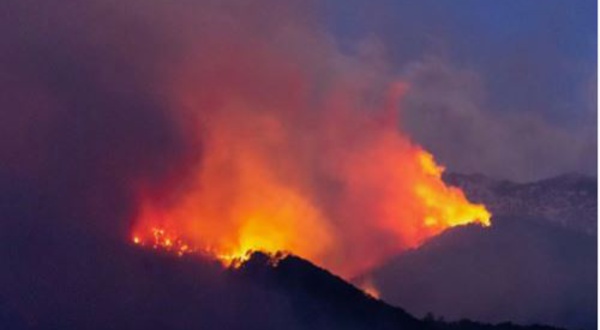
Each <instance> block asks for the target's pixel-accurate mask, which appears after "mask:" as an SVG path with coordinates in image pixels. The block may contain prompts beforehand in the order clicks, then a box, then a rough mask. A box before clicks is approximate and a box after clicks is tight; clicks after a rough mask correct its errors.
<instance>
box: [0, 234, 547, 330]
mask: <svg viewBox="0 0 600 330" xmlns="http://www.w3.org/2000/svg"><path fill="white" fill-rule="evenodd" d="M77 240H78V239H77V238H74V239H73V240H72V241H71V242H65V243H64V244H62V245H61V248H64V250H59V249H58V245H57V246H55V247H54V249H53V250H51V251H46V252H47V253H46V254H45V255H44V257H43V258H32V259H29V260H27V259H28V256H27V255H23V257H22V258H19V259H18V260H16V259H11V258H10V254H11V253H10V251H8V250H6V249H3V250H0V260H1V261H2V263H3V264H4V265H8V266H10V268H7V270H6V271H5V272H3V273H1V274H0V293H1V294H0V329H7V330H13V329H15V330H17V329H19V330H20V329H36V330H37V329H42V330H46V329H48V330H49V329H65V330H70V329H144V330H154V329H156V330H158V329H456V330H463V329H474V330H479V329H482V330H486V329H490V330H491V329H498V330H517V329H527V330H530V329H544V330H551V329H553V328H549V327H519V326H515V325H512V324H502V325H497V326H491V325H485V324H480V323H473V322H467V321H462V322H458V323H444V322H440V321H432V320H419V319H417V318H415V317H413V316H411V315H409V314H408V313H406V312H405V311H403V310H402V309H400V308H396V307H392V306H390V305H388V304H386V303H384V302H382V301H380V300H376V299H374V298H372V297H370V296H368V295H366V294H364V293H363V292H362V291H360V290H358V289H357V288H355V287H354V286H352V285H351V284H349V283H347V282H345V281H343V280H342V279H341V278H339V277H337V276H335V275H333V274H331V273H329V272H327V271H326V270H323V269H321V268H319V267H316V266H314V265H313V264H311V263H310V262H308V261H306V260H303V259H301V258H298V257H295V256H291V255H290V256H286V257H284V258H282V259H280V260H279V261H278V262H273V259H271V258H270V257H269V256H267V255H265V254H263V253H258V252H257V253H254V254H253V255H252V256H251V257H250V259H249V260H248V261H247V262H246V263H245V264H243V265H242V266H241V267H240V268H238V269H233V268H230V269H225V268H223V267H222V266H221V265H220V264H219V263H218V262H216V261H213V260H207V259H205V258H201V257H199V256H196V255H185V256H183V257H177V256H174V255H172V254H170V253H166V252H162V251H158V250H144V249H139V248H137V247H133V246H129V245H121V244H118V243H117V244H115V243H114V242H112V243H110V244H109V246H108V247H107V246H103V244H104V243H106V242H103V244H98V243H99V242H94V243H90V244H89V245H88V246H85V248H84V249H82V246H81V245H78V244H79V243H77V244H75V245H74V244H73V243H74V242H76V241H77ZM75 246H78V247H79V248H80V249H79V250H77V251H75V249H74V247H75ZM69 250H70V251H71V252H69ZM13 256H14V254H13Z"/></svg>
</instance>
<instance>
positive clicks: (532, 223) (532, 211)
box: [359, 174, 597, 330]
mask: <svg viewBox="0 0 600 330" xmlns="http://www.w3.org/2000/svg"><path fill="white" fill-rule="evenodd" d="M445 180H446V181H447V182H448V183H450V184H452V185H455V186H459V187H461V188H463V189H464V190H465V192H466V194H467V195H468V197H469V198H470V199H471V200H473V201H476V202H483V203H484V204H485V205H486V206H487V207H488V208H489V209H490V210H491V212H492V213H493V217H492V226H491V227H490V228H481V227H479V226H466V227H457V228H453V229H451V230H448V231H446V232H445V233H443V234H442V235H440V236H438V237H435V238H433V239H432V240H430V241H429V242H427V243H426V244H424V245H423V246H421V247H420V248H418V249H415V250H411V251H408V252H405V253H403V254H401V255H399V256H397V257H396V258H393V259H392V260H389V261H388V262H387V263H386V264H384V265H382V266H381V267H379V268H378V269H376V270H374V271H373V272H371V273H370V274H367V275H365V276H368V277H369V279H370V280H371V282H373V283H374V284H375V286H376V287H377V288H378V289H379V291H380V292H381V294H382V298H383V299H384V300H385V301H387V302H389V303H391V304H393V305H395V306H402V307H403V308H405V309H406V310H407V311H408V312H409V313H412V314H414V315H417V316H423V315H425V314H426V313H429V312H431V313H434V314H435V315H440V316H443V317H445V318H446V319H448V320H457V319H461V318H469V319H474V320H478V321H484V322H502V321H505V320H511V321H514V322H518V323H521V324H529V323H544V324H552V325H556V326H561V327H567V328H570V329H590V330H591V329H596V324H597V301H596V292H597V250H596V249H597V236H596V232H595V231H596V222H597V219H596V209H597V205H596V203H597V200H596V196H597V189H596V181H595V179H592V178H589V177H583V176H577V175H565V176H560V177H556V178H552V179H548V180H543V181H538V182H534V183H525V184H520V183H513V182H508V181H500V180H494V179H490V178H488V177H485V176H480V175H460V174H449V175H446V177H445ZM359 280H360V279H359Z"/></svg>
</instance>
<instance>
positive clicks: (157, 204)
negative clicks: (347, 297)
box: [0, 1, 489, 274]
mask: <svg viewBox="0 0 600 330" xmlns="http://www.w3.org/2000/svg"><path fill="white" fill-rule="evenodd" d="M6 7H7V10H6V11H5V12H6V13H8V14H5V16H6V17H4V18H5V19H4V20H3V23H2V27H3V31H4V32H3V33H4V34H6V36H5V38H3V40H4V41H3V44H2V50H3V51H2V64H1V65H2V68H3V70H4V72H6V73H7V74H6V75H4V76H3V78H2V79H3V81H2V82H1V84H2V86H3V89H2V96H1V97H2V106H3V109H6V110H5V111H4V112H3V117H4V118H3V120H2V124H0V125H2V127H1V128H2V134H3V136H2V141H3V142H2V143H3V148H2V154H1V155H0V157H1V158H2V159H3V162H2V163H3V166H2V169H1V171H0V173H2V174H1V175H2V178H3V180H5V181H7V185H5V187H9V188H6V189H7V191H6V192H5V194H6V195H7V200H15V201H16V203H13V202H11V203H9V204H8V205H6V206H5V207H6V208H7V212H4V214H5V216H4V217H6V218H8V220H14V221H8V220H7V221H3V224H2V225H3V226H8V227H11V226H16V227H17V228H16V229H15V228H7V229H6V230H3V232H5V233H8V232H11V233H14V232H16V231H17V229H18V230H24V231H26V232H35V231H37V229H38V228H41V227H39V226H40V225H43V226H48V227H50V228H52V230H63V229H64V230H67V229H66V228H68V230H67V231H68V232H71V231H75V232H78V231H82V232H84V233H86V235H87V234H88V233H95V234H99V235H98V236H99V237H111V238H112V239H115V240H119V239H120V240H123V239H129V237H130V235H131V230H134V231H135V232H134V234H138V233H139V232H141V233H139V235H141V236H144V235H146V234H147V233H148V232H150V231H151V230H152V229H153V228H154V227H155V226H160V227H168V228H167V229H168V230H173V231H175V232H176V233H177V234H178V235H181V236H182V237H183V238H185V239H186V240H189V241H190V243H192V244H193V245H196V246H199V247H200V248H201V249H203V250H209V251H211V252H214V253H218V254H240V253H243V252H244V251H245V250H248V249H266V250H269V251H271V250H280V249H283V250H289V251H291V252H294V253H298V254H300V255H301V256H304V257H307V258H309V259H311V260H313V261H317V262H319V263H320V264H324V265H327V266H329V267H331V268H332V269H334V270H336V271H339V272H342V273H344V274H350V273H356V272H358V271H360V270H363V269H365V268H368V267H371V266H373V265H375V264H377V263H379V262H381V261H383V260H384V259H385V258H387V257H389V256H390V255H393V254H394V253H397V252H398V251H400V250H402V249H405V248H407V247H414V246H417V245H419V244H420V243H422V242H423V241H424V240H425V239H427V238H428V237H431V236H432V235H435V234H437V233H439V232H441V231H442V230H444V229H445V228H447V227H450V226H455V225H459V224H464V223H467V222H470V221H480V222H482V223H487V221H488V217H489V215H488V214H487V212H486V211H485V209H484V208H483V207H482V206H476V205H471V204H469V203H468V201H467V200H466V198H465V197H464V195H463V194H462V192H461V191H459V190H458V189H452V188H448V187H446V186H445V185H444V184H443V183H442V181H441V179H440V174H441V169H440V168H438V166H437V165H436V164H435V163H434V161H433V159H432V157H431V156H430V155H429V154H428V153H427V152H426V151H424V150H423V149H421V148H420V147H419V146H418V145H416V144H414V143H413V142H411V141H410V139H409V138H408V137H407V136H406V135H404V134H403V133H401V132H399V131H398V130H397V128H396V126H395V125H394V123H395V122H396V121H397V111H398V109H397V106H398V102H399V99H400V98H401V97H402V95H403V94H404V93H405V92H406V88H407V87H406V85H405V84H404V83H402V82H396V81H395V80H394V79H393V77H391V76H390V75H388V74H386V72H387V71H388V69H387V66H386V64H385V61H384V60H383V59H382V58H381V57H380V56H379V55H378V54H379V52H380V51H379V49H378V47H377V45H376V44H365V45H364V46H363V47H362V48H360V51H359V52H356V53H353V54H342V53H341V52H339V51H338V48H337V45H336V44H335V42H334V40H333V39H332V38H331V37H330V36H329V35H327V34H325V33H324V32H322V30H323V29H322V26H321V25H320V23H319V21H318V15H315V13H314V12H313V11H314V9H315V8H316V7H315V6H314V4H311V3H305V2H300V1H298V2H292V3H285V4H282V3H278V2H274V1H265V2H262V3H252V4H248V3H243V2H242V1H231V2H226V3H223V2H221V1H205V2H178V3H163V2H158V1H150V2H149V1H129V2H127V3H125V4H122V3H117V2H112V1H96V2H92V3H90V4H89V5H86V6H82V5H80V4H77V3H65V4H62V5H61V6H52V5H50V4H46V3H41V4H40V3H36V2H27V1H25V2H23V1H20V2H17V1H14V2H8V3H7V4H6ZM10 187H16V192H15V191H13V190H12V188H10ZM31 190H32V191H34V193H32V194H31V195H29V194H28V193H27V192H24V191H31ZM20 194H25V195H20ZM31 199H33V200H31ZM31 205H36V207H35V208H33V209H32V208H31ZM25 216H26V217H28V218H31V219H34V220H32V221H23V220H22V219H23V217H25ZM50 219H51V220H50ZM42 222H43V223H42ZM20 226H25V227H26V228H27V229H22V228H20ZM19 228H20V229H19ZM58 228H61V229H58ZM58 236H60V235H58V234H57V237H58Z"/></svg>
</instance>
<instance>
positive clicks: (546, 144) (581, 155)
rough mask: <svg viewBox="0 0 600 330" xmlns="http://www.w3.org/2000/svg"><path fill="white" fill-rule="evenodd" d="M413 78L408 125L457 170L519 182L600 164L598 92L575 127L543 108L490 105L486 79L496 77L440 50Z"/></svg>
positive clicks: (416, 67)
mask: <svg viewBox="0 0 600 330" xmlns="http://www.w3.org/2000/svg"><path fill="white" fill-rule="evenodd" d="M406 79H407V81H409V82H410V85H411V87H412V88H411V93H409V94H408V95H407V97H406V99H405V100H404V108H403V111H402V115H403V116H402V120H401V126H402V127H403V129H405V130H406V131H407V132H408V133H409V134H410V135H411V136H412V137H413V138H414V139H415V140H416V141H419V143H422V144H423V145H424V146H425V147H426V148H427V149H428V150H431V151H432V152H433V154H435V155H436V156H437V157H438V158H439V160H440V161H441V162H442V163H444V164H447V165H448V167H449V168H450V169H452V170H453V171H458V172H462V173H478V172H482V171H484V172H485V173H487V174H489V175H491V176H493V177H498V178H508V179H513V180H519V181H527V180H532V179H540V178H546V177H550V176H555V175H558V174H562V173H565V172H580V173H595V171H596V162H595V158H596V120H595V118H596V116H595V111H596V110H595V105H592V102H593V103H594V104H595V96H593V95H591V94H590V95H589V96H588V98H589V104H590V109H589V110H586V111H588V112H589V115H586V116H585V117H586V118H587V119H588V120H587V121H586V122H583V123H579V124H578V126H577V127H578V130H577V133H574V132H573V131H572V129H569V128H568V127H565V126H561V125H557V124H556V123H552V122H550V121H549V120H548V119H547V118H544V117H542V116H540V115H538V114H537V112H535V111H512V110H513V109H504V111H491V110H490V109H487V108H488V107H491V106H492V105H491V104H489V99H490V98H489V95H488V90H487V88H486V82H487V81H489V80H493V79H494V78H493V77H489V78H488V77H482V76H480V75H479V74H478V73H477V72H476V71H473V70H469V69H463V68H457V67H455V66H453V65H452V64H450V63H449V62H448V61H446V60H444V59H443V58H440V57H430V58H426V59H424V60H422V61H419V62H413V63H412V64H411V65H409V66H408V67H407V68H406ZM591 85H593V83H592V84H590V86H591ZM507 97H508V95H507ZM592 100H593V101H592ZM496 108H497V106H496ZM584 110H585V109H584Z"/></svg>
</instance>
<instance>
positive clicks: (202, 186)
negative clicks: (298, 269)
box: [133, 85, 491, 278]
mask: <svg viewBox="0 0 600 330" xmlns="http://www.w3.org/2000/svg"><path fill="white" fill-rule="evenodd" d="M288 87H289V90H294V89H295V88H296V89H297V88H298V87H297V86H295V85H294V86H288ZM396 90H397V88H396ZM215 93H219V91H215ZM395 93H396V94H398V93H397V91H396V92H395ZM298 94H299V95H303V94H302V92H298ZM339 94H340V95H337V94H336V93H334V95H332V96H330V97H329V99H330V101H327V102H324V104H323V105H322V106H323V107H324V108H323V109H319V111H313V112H311V113H310V117H308V119H306V118H305V117H306V116H308V115H305V112H303V111H304V107H305V106H306V105H305V103H304V102H302V101H298V100H297V99H293V98H292V99H291V101H289V102H288V101H287V99H285V100H286V101H285V102H288V103H285V102H284V101H281V100H279V99H277V100H278V103H276V105H277V106H274V105H269V104H268V103H265V101H264V100H262V99H261V102H262V103H260V105H257V107H258V108H260V109H261V111H256V110H255V109H254V108H253V104H255V103H256V101H255V100H252V99H249V100H245V101H240V100H237V99H231V100H229V99H228V101H222V103H220V105H219V108H218V111H217V110H215V111H212V112H210V113H208V114H206V113H203V115H202V117H201V118H199V122H200V123H202V126H201V127H200V128H198V131H201V132H202V150H203V151H202V159H201V161H200V162H199V163H198V164H197V167H196V170H195V171H194V172H193V174H192V175H191V176H190V177H189V178H188V180H187V182H185V189H183V188H182V189H179V190H177V191H175V192H173V191H169V190H165V191H160V190H159V191H158V192H156V189H154V190H148V189H144V188H141V189H140V191H139V195H138V197H139V212H138V214H137V216H136V219H135V222H134V227H133V233H135V235H134V236H133V242H134V243H135V244H138V245H144V246H151V247H154V248H164V249H166V250H169V251H174V252H176V253H177V254H180V255H183V254H186V253H193V252H195V253H202V254H206V255H211V256H212V257H214V258H216V259H219V260H221V262H222V263H223V264H225V265H228V266H231V265H234V266H235V265H239V264H240V263H241V262H243V261H244V260H246V258H247V257H248V255H249V254H248V251H264V252H266V253H270V254H274V253H276V252H277V251H289V252H291V253H294V254H296V255H299V256H300V257H303V258H306V259H308V260H311V261H312V262H315V263H316V264H318V265H320V266H323V267H326V268H328V269H330V270H332V271H334V272H336V273H337V274H340V275H342V276H344V277H346V278H351V277H353V276H356V275H359V274H361V273H363V272H365V271H367V270H369V269H371V268H372V267H375V266H377V265H379V264H381V263H382V262H384V261H385V260H387V259H388V258H390V257H392V256H394V255H396V254H398V253H399V252H400V251H403V250H405V249H408V248H414V247H417V246H419V245H420V244H422V243H423V242H425V241H426V240H427V239H429V238H431V237H433V236H435V235H437V234H439V233H441V232H442V231H444V230H446V229H448V228H451V227H454V226H460V225H465V224H469V223H478V224H480V225H483V226H489V225H490V217H491V215H490V213H489V212H488V211H487V210H486V208H485V207H484V206H483V205H478V204H473V203H471V202H469V201H468V200H467V198H466V197H465V195H464V194H463V192H462V191H461V190H460V189H458V188H455V187H449V186H446V184H445V183H444V182H443V181H442V173H443V171H444V168H443V167H441V166H439V165H438V164H437V163H436V162H435V160H434V158H433V156H432V155H431V154H430V153H428V152H427V151H425V150H423V149H422V148H421V147H420V146H418V145H416V144H414V143H413V142H412V141H410V139H409V138H408V137H406V136H404V135H403V134H402V133H401V132H400V131H399V130H398V129H397V127H396V126H395V125H393V124H390V123H393V122H394V121H395V119H394V120H389V118H388V119H386V121H385V122H381V120H379V119H378V118H377V116H366V115H365V114H364V113H361V112H357V111H356V110H355V109H354V106H353V104H352V103H348V102H351V100H352V94H349V92H348V93H347V92H346V91H342V92H339ZM197 95H198V94H197V93H195V92H194V91H193V90H192V91H190V93H189V94H186V93H184V95H183V96H181V97H180V99H183V100H185V108H186V109H195V108H199V107H201V105H202V104H203V103H202V102H203V101H202V100H198V99H197V97H198V96H197ZM397 98H398V95H394V96H393V99H394V100H396V99H397ZM282 102H283V103H282ZM394 102H396V103H395V104H393V105H388V106H389V107H391V106H397V101H394ZM271 106H272V107H273V108H272V109H270V107H271ZM282 108H283V109H287V110H286V111H282V110H281V109H282ZM386 111H388V110H386ZM204 123H206V124H204ZM297 126H301V128H298V127H297Z"/></svg>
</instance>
